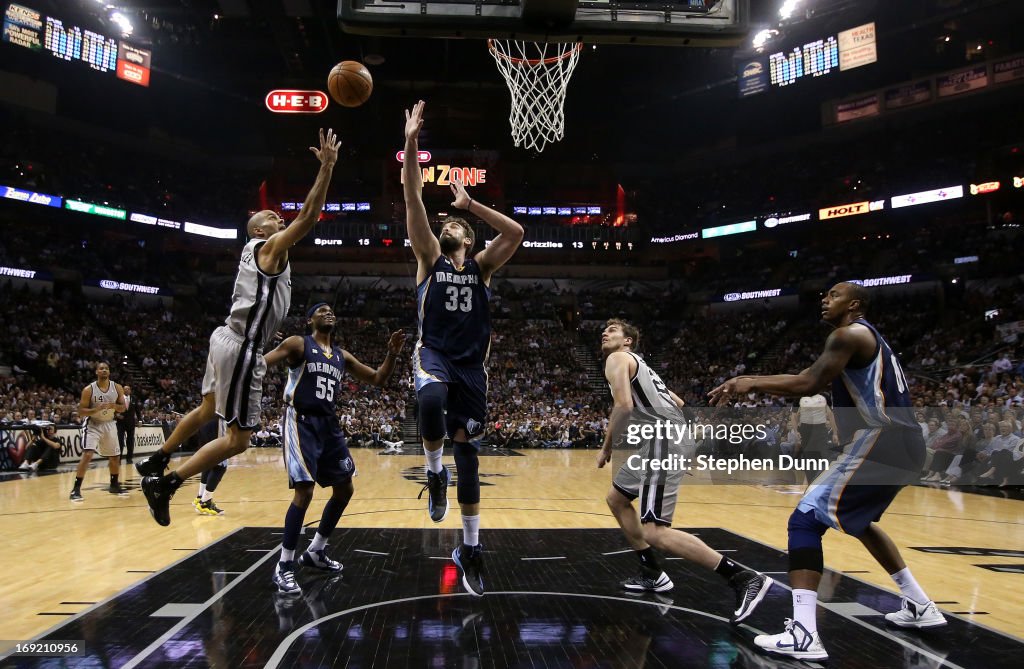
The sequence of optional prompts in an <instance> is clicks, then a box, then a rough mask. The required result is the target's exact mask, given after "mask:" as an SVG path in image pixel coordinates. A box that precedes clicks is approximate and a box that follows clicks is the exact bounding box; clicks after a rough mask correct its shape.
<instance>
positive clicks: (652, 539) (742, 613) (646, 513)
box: [597, 318, 772, 624]
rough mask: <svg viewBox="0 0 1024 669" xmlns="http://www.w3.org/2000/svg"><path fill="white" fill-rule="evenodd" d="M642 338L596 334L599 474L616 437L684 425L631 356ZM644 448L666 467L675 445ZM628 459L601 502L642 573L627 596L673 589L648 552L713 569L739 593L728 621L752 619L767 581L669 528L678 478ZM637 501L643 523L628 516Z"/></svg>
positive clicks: (617, 328)
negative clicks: (646, 426)
mask: <svg viewBox="0 0 1024 669" xmlns="http://www.w3.org/2000/svg"><path fill="white" fill-rule="evenodd" d="M639 341H640V331H639V330H637V328H636V327H634V326H633V325H630V324H629V323H627V322H625V321H623V320H619V319H617V318H613V319H611V320H609V321H608V322H607V324H606V325H605V329H604V332H603V333H602V334H601V352H602V353H603V354H604V357H605V364H604V375H605V378H606V379H607V380H608V385H609V386H610V387H611V391H612V400H613V401H614V408H613V409H612V417H611V420H610V421H609V423H608V431H607V434H606V435H605V441H604V445H603V447H602V448H601V452H600V453H599V454H598V457H597V466H598V467H599V468H600V467H604V466H605V465H606V464H608V462H609V461H611V457H612V442H613V441H614V438H615V435H617V434H624V433H625V430H626V426H627V425H628V424H630V423H631V422H644V423H646V422H653V421H655V420H657V419H661V420H673V419H674V418H678V419H679V420H682V419H683V416H682V414H681V413H680V412H679V409H682V407H683V400H681V399H680V398H679V396H678V395H676V394H675V393H673V392H672V391H671V390H669V389H668V388H667V387H666V386H665V384H664V383H663V382H662V380H661V378H659V377H658V374H657V373H656V372H655V371H654V370H652V369H651V368H650V367H648V366H647V363H645V362H644V360H643V358H641V357H640V356H639V355H637V354H636V353H634V352H633V351H634V349H635V348H636V347H637V344H638V343H639ZM640 448H641V453H642V457H644V458H650V459H651V460H664V459H665V458H666V457H667V456H668V455H669V449H670V448H672V444H670V443H669V442H668V440H666V439H657V438H655V439H652V440H648V441H647V442H646V443H645V444H644V445H643V446H641V447H640ZM633 460H636V459H635V458H634V459H627V460H626V462H625V463H623V465H622V467H621V468H620V469H619V471H618V472H617V473H616V474H615V478H614V480H613V481H612V488H611V490H609V491H608V496H607V499H606V501H607V502H608V508H610V509H611V511H612V514H614V515H615V520H616V521H618V523H619V527H621V528H622V532H623V534H625V535H626V540H627V541H628V542H629V544H630V546H631V547H632V548H633V550H634V551H636V554H637V557H638V558H639V560H640V573H639V574H638V575H636V576H634V577H632V578H629V579H627V580H625V581H623V583H622V587H623V588H625V589H626V590H632V591H648V592H664V591H666V590H671V589H672V588H673V583H672V581H671V579H669V577H668V575H667V574H666V573H665V572H664V571H663V570H662V568H661V565H660V563H659V560H658V556H657V554H656V553H655V552H654V549H653V548H652V547H656V548H658V550H661V551H664V552H666V553H670V554H671V555H674V556H676V557H681V558H685V559H687V560H690V561H691V562H695V563H697V564H699V565H703V566H704V567H707V568H708V569H712V570H714V571H715V573H716V574H718V575H719V576H721V577H723V578H724V579H725V580H726V581H728V583H729V585H730V586H731V587H732V589H733V591H734V592H735V593H736V608H735V610H734V611H733V612H732V616H731V618H730V620H731V621H732V623H733V624H737V623H739V622H740V621H742V620H744V619H745V618H746V617H747V616H749V615H750V614H751V613H753V612H754V609H755V608H756V607H757V605H758V604H760V603H761V601H762V600H763V599H764V596H765V595H766V594H768V590H769V589H770V588H771V587H772V579H770V578H768V577H767V576H765V575H764V574H759V573H758V572H756V571H753V570H750V569H746V568H744V567H743V566H742V565H740V564H737V563H736V562H733V561H732V560H731V559H729V558H727V557H725V556H723V555H722V554H721V553H719V552H717V551H715V550H714V549H712V548H710V547H708V545H707V544H705V543H704V542H703V541H701V540H700V539H698V538H697V537H695V536H694V535H692V534H689V533H688V532H683V531H682V530H678V529H673V528H672V514H673V512H674V511H675V506H676V497H677V493H678V488H679V483H680V480H681V478H682V472H681V471H676V472H667V471H665V470H659V469H648V468H646V467H637V466H636V463H635V462H634V463H633V464H634V466H630V462H632V461H633ZM637 498H640V507H641V509H642V515H641V514H638V513H637V511H636V509H634V508H633V500H635V499H637Z"/></svg>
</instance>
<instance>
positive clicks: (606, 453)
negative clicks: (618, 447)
mask: <svg viewBox="0 0 1024 669" xmlns="http://www.w3.org/2000/svg"><path fill="white" fill-rule="evenodd" d="M611 461H612V449H610V448H604V447H602V448H601V450H600V451H598V452H597V468H598V469H601V468H602V467H604V466H605V465H606V464H608V463H609V462H611Z"/></svg>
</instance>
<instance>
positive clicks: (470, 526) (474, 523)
mask: <svg viewBox="0 0 1024 669" xmlns="http://www.w3.org/2000/svg"><path fill="white" fill-rule="evenodd" d="M462 543H464V544H466V545H467V546H476V545H477V544H478V543H480V516H463V517H462Z"/></svg>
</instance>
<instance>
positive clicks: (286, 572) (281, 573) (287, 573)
mask: <svg viewBox="0 0 1024 669" xmlns="http://www.w3.org/2000/svg"><path fill="white" fill-rule="evenodd" d="M274 585H276V586H277V590H278V592H283V593H284V594H286V595H301V594H302V588H300V587H299V584H298V583H296V582H295V562H294V561H293V560H289V561H288V562H278V563H277V568H276V569H274Z"/></svg>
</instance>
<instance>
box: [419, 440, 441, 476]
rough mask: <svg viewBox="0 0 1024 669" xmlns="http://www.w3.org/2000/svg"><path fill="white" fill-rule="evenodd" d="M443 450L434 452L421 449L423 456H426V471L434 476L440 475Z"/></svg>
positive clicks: (425, 448)
mask: <svg viewBox="0 0 1024 669" xmlns="http://www.w3.org/2000/svg"><path fill="white" fill-rule="evenodd" d="M443 452H444V449H441V448H439V449H437V450H436V451H430V450H427V447H426V446H424V447H423V454H424V455H426V456H427V471H429V472H434V473H435V474H440V473H441V469H442V467H441V454H442V453H443Z"/></svg>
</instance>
